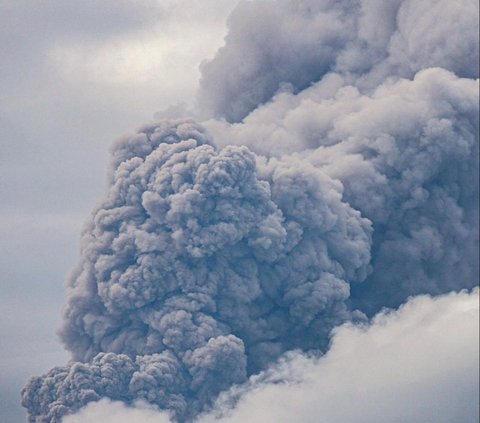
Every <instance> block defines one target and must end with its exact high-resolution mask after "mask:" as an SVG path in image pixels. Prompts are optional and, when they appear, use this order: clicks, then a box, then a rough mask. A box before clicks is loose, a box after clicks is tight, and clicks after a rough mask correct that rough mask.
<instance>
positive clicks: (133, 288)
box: [22, 0, 479, 423]
mask: <svg viewBox="0 0 480 423" xmlns="http://www.w3.org/2000/svg"><path fill="white" fill-rule="evenodd" d="M477 15H478V4H477V2H474V1H471V0H462V1H458V2H447V1H444V2H443V1H433V0H423V1H411V0H392V1H388V2H385V1H379V0H363V1H360V0H358V1H353V0H345V1H340V2H339V1H328V0H325V1H308V0H305V1H301V2H298V1H291V0H277V1H257V2H242V3H240V4H239V6H238V8H237V10H236V11H235V12H234V14H233V15H232V17H231V18H230V24H229V25H230V32H229V34H228V36H227V38H226V44H225V46H224V47H223V48H222V49H220V50H219V52H218V54H217V55H216V57H215V58H214V59H213V60H212V61H210V62H206V63H205V64H204V65H203V67H202V80H201V83H200V92H199V97H198V104H199V105H200V106H201V108H202V111H203V112H204V113H205V116H206V117H207V118H209V119H210V120H208V121H205V122H203V124H202V125H199V124H197V123H195V122H194V121H192V120H189V119H183V118H182V119H177V120H165V121H159V122H156V123H154V124H151V125H147V126H145V127H143V128H141V129H140V130H139V131H138V133H136V134H134V135H131V136H128V137H125V138H124V139H122V140H120V141H118V142H117V143H116V144H115V146H114V148H113V150H112V165H111V169H110V174H109V188H108V193H107V196H106V198H105V200H104V201H103V202H102V203H101V204H100V205H99V206H98V207H97V209H96V210H94V212H93V214H92V216H91V218H90V219H89V221H88V223H87V225H86V227H85V230H84V233H83V238H82V253H81V257H80V260H79V263H78V265H77V267H76V268H75V269H74V271H73V272H72V274H71V276H70V278H69V294H68V302H67V305H66V308H65V311H64V324H63V326H62V328H61V330H60V335H61V338H62V340H63V341H64V343H65V345H66V346H67V348H68V349H69V350H70V351H71V352H72V356H73V361H72V362H71V363H69V364H67V365H66V366H64V367H56V368H54V369H52V370H51V371H50V372H48V373H47V374H45V375H43V376H40V377H34V378H32V379H31V380H30V382H29V383H28V385H27V386H26V388H25V389H24V391H23V393H22V401H23V404H24V405H25V406H26V407H27V408H28V411H29V419H30V421H31V422H36V423H47V422H49V423H50V422H60V421H61V419H62V417H63V416H65V415H67V414H71V413H73V412H75V411H76V410H78V409H79V408H81V407H83V406H84V405H86V404H88V403H90V402H95V401H98V400H100V399H102V398H109V399H110V400H113V401H121V402H123V403H126V404H127V406H128V405H131V404H134V403H135V402H136V401H138V400H140V401H145V402H147V403H149V404H152V405H153V406H156V407H158V408H160V409H162V410H166V411H168V412H169V413H170V414H171V417H172V419H174V420H177V421H179V422H186V421H191V420H193V419H195V417H196V416H197V415H198V414H199V413H202V412H204V411H205V410H207V409H209V408H210V407H211V406H212V404H213V403H214V402H215V400H216V398H217V397H218V395H219V394H220V393H221V392H223V391H225V390H227V389H228V388H230V387H231V386H232V385H235V384H242V383H244V382H245V381H247V380H248V378H249V377H251V376H253V375H255V374H257V373H258V372H260V371H263V370H264V369H266V368H268V367H269V366H270V365H272V363H275V362H276V361H277V359H279V358H281V357H284V356H285V353H288V352H290V351H292V350H298V351H304V352H307V353H308V354H310V355H316V354H321V353H322V352H325V351H326V349H327V347H328V345H329V334H330V333H331V331H332V329H333V328H335V327H336V326H338V325H340V324H342V323H344V322H348V321H364V320H365V319H366V315H367V316H369V315H373V314H374V313H376V312H377V311H378V310H380V309H381V308H383V307H384V306H389V307H397V306H399V305H400V304H402V303H403V302H405V301H406V299H407V298H408V297H409V296H411V295H416V294H422V293H428V294H433V295H437V294H441V293H445V292H448V291H451V290H460V289H463V288H470V287H473V286H475V285H476V284H477V283H478V196H479V184H478V179H477V174H478V141H479V139H478V130H479V118H478V111H479V110H478V109H479V106H478V80H477V81H476V80H474V79H472V78H476V77H478V25H477V23H476V21H475V16H477ZM452 16H453V17H456V18H457V20H456V21H455V23H454V24H453V23H452V22H454V20H452ZM176 110H185V108H182V107H178V108H172V109H171V110H169V111H168V113H167V114H166V115H165V116H171V115H172V114H173V115H175V114H176V113H177V112H176ZM162 416H163V417H162V419H163V418H166V417H165V415H164V414H162Z"/></svg>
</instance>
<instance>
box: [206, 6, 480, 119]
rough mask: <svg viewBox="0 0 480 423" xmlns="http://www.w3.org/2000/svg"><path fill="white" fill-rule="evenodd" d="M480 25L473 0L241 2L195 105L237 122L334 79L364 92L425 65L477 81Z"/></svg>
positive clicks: (208, 70)
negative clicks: (284, 96) (277, 99)
mask: <svg viewBox="0 0 480 423" xmlns="http://www.w3.org/2000/svg"><path fill="white" fill-rule="evenodd" d="M477 17H478V2H477V1H475V0H462V1H458V2H457V1H455V2H451V1H448V0H442V1H437V0H422V1H416V0H389V1H384V0H344V1H333V0H324V1H318V0H302V1H297V0H276V1H257V2H243V3H241V4H240V5H239V7H238V8H237V9H236V10H235V11H234V13H233V14H232V16H231V17H230V21H229V29H230V31H229V34H228V35H227V37H226V40H225V41H226V43H225V46H224V47H223V48H221V49H220V50H219V51H218V53H217V55H216V56H215V58H214V59H213V60H212V61H210V62H206V63H205V64H204V65H203V67H202V80H201V82H200V93H199V102H200V104H201V106H202V108H203V109H205V110H207V111H208V113H209V114H210V116H214V117H219V118H225V119H226V120H227V121H229V122H238V121H241V120H242V119H243V118H244V117H245V116H247V115H248V114H249V113H250V112H251V111H252V110H254V109H256V108H257V107H258V106H259V105H260V104H263V103H265V102H267V101H268V100H270V99H271V98H272V97H273V95H274V94H275V93H277V92H278V91H283V90H285V89H291V90H293V91H294V92H295V93H298V92H299V91H301V90H303V89H305V88H308V87H309V86H310V85H311V84H312V83H314V82H317V81H320V80H321V79H322V77H324V76H325V75H326V74H327V73H329V72H336V73H342V74H344V75H346V76H348V78H350V79H352V80H354V81H357V82H358V85H359V86H361V87H363V88H364V89H367V88H369V87H376V86H377V85H378V84H379V83H381V82H382V81H383V80H384V79H385V78H387V77H392V76H402V77H408V78H410V77H412V76H413V75H414V74H415V73H416V72H418V71H419V70H421V69H424V68H428V67H442V68H445V69H447V70H451V71H453V72H455V73H456V74H457V75H458V76H460V77H468V78H477V77H478V72H479V49H478V19H477Z"/></svg>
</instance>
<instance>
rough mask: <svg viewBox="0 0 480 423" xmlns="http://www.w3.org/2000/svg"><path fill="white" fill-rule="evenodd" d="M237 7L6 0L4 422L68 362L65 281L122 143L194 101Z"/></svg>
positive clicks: (0, 222)
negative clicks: (33, 381) (202, 67)
mask: <svg viewBox="0 0 480 423" xmlns="http://www.w3.org/2000/svg"><path fill="white" fill-rule="evenodd" d="M236 3H237V0H222V1H221V2H216V1H213V0H212V1H202V2H196V1H188V0H186V1H170V0H166V1H161V2H159V1H153V0H152V1H129V0H121V1H113V0H105V1H95V0H88V1H74V0H68V1H63V0H62V1H60V0H47V1H42V2H40V1H31V0H20V1H16V0H15V1H13V0H12V1H10V0H6V1H2V2H0V23H1V25H0V52H1V56H2V64H1V66H0V92H1V95H0V127H1V139H0V142H1V152H0V193H1V194H0V195H1V198H2V200H1V204H0V227H1V233H2V236H1V239H0V249H1V251H2V254H1V257H0V269H1V282H0V308H1V310H2V316H3V318H2V321H1V323H0V332H1V338H2V341H1V343H0V354H1V359H0V366H1V372H2V382H1V383H0V385H1V386H0V396H1V398H2V401H1V402H2V404H1V406H0V420H2V421H5V422H12V423H17V422H23V421H24V420H25V417H24V416H25V412H24V410H23V409H22V408H21V406H20V403H19V401H20V394H19V392H20V389H21V388H22V386H23V385H24V383H25V381H26V379H27V378H28V377H29V376H31V375H32V374H38V373H41V372H43V371H46V370H47V369H48V368H50V367H52V366H53V365H55V364H59V363H63V362H65V361H66V360H67V354H66V353H64V352H63V348H62V347H61V346H60V344H59V343H58V342H57V340H56V335H55V331H56V329H57V327H58V326H59V322H60V312H61V308H62V305H63V302H64V295H65V292H64V288H63V283H64V279H65V275H66V274H67V272H68V271H69V269H70V268H71V267H72V266H73V264H74V263H75V261H76V258H77V255H78V245H79V237H80V230H81V227H82V224H83V222H84V221H85V219H86V217H87V216H88V214H89V212H90V210H91V208H92V207H93V205H94V204H95V202H96V201H97V200H98V199H99V198H100V197H101V195H102V194H103V191H104V186H105V178H106V169H107V163H108V149H109V147H110V145H111V143H112V141H113V140H114V139H115V138H117V137H119V136H120V135H123V134H124V133H127V132H131V131H133V130H134V129H135V128H136V127H137V126H138V125H140V124H142V123H143V122H146V121H149V120H151V119H152V118H153V115H154V113H155V112H157V111H159V110H162V109H164V108H166V107H168V106H170V105H171V104H172V103H176V102H180V101H185V102H189V101H191V99H192V97H193V95H194V93H195V91H196V89H197V85H198V79H199V70H198V66H199V64H200V62H201V61H202V60H203V59H205V58H207V57H209V56H212V55H213V54H214V52H215V50H216V49H217V48H218V47H219V46H220V45H221V44H222V40H223V36H224V35H225V21H226V17H227V15H228V14H229V12H230V11H231V9H232V8H233V7H234V5H235V4H236Z"/></svg>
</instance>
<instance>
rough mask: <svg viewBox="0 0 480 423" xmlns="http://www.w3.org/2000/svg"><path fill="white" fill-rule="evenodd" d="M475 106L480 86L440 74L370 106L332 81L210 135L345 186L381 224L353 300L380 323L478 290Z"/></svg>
mask: <svg viewBox="0 0 480 423" xmlns="http://www.w3.org/2000/svg"><path fill="white" fill-rule="evenodd" d="M478 104H479V102H478V81H475V80H470V79H466V78H458V77H457V76H455V75H454V74H452V73H450V72H448V71H446V70H443V69H439V68H432V69H428V70H424V71H421V72H419V73H417V74H416V75H415V77H414V78H413V79H412V80H407V79H398V80H395V81H392V82H386V83H384V84H382V85H380V86H379V87H378V88H377V89H376V90H375V91H374V92H373V93H372V94H370V95H362V94H361V93H360V92H359V90H358V89H357V88H356V87H355V86H353V85H351V84H349V83H348V82H346V81H345V78H342V77H341V76H340V75H338V74H329V75H328V76H326V77H325V78H324V79H323V80H322V81H321V82H319V83H317V84H315V85H313V86H312V87H310V88H308V89H306V90H304V91H303V92H301V93H300V94H298V95H295V94H293V93H282V94H279V95H277V96H276V97H275V98H274V99H273V100H272V101H271V102H270V103H268V104H266V105H264V106H262V107H259V108H258V109H256V110H255V111H254V112H252V113H251V114H250V115H249V116H248V117H247V118H245V120H244V122H242V123H237V124H233V125H231V124H228V123H226V122H221V121H210V122H208V125H207V126H208V128H209V130H210V132H212V133H213V134H214V135H215V139H216V140H223V139H228V140H229V142H234V143H238V144H244V145H249V146H251V148H253V149H255V150H256V151H258V152H260V153H263V154H268V151H272V152H276V153H277V154H282V152H284V153H290V154H291V155H293V156H294V157H296V159H298V160H302V161H304V162H306V163H310V164H313V165H314V166H315V167H316V168H318V169H321V170H323V171H324V172H325V173H327V174H328V175H329V176H331V177H332V178H333V179H334V180H336V181H340V182H341V183H342V187H343V195H344V198H345V200H346V201H347V202H348V203H349V204H350V205H351V206H353V207H354V208H355V209H357V210H359V211H361V213H362V215H363V216H365V217H367V218H368V219H370V220H371V221H372V222H373V225H374V235H373V236H374V242H373V249H372V266H373V272H372V273H371V275H370V276H369V278H368V279H367V281H366V282H365V283H364V284H362V285H361V286H360V285H358V286H357V287H356V288H354V292H353V297H354V300H355V301H356V303H355V304H356V306H361V307H362V308H363V309H364V310H363V311H365V312H368V313H373V312H376V311H378V310H379V309H381V308H382V307H383V306H390V307H396V306H398V305H400V304H401V303H402V302H404V301H405V300H406V299H407V298H408V296H410V295H416V294H421V293H430V294H439V293H442V292H448V291H450V290H452V289H461V288H464V287H472V286H475V285H476V284H477V283H478V128H479V125H478V113H479V106H478ZM254 137H256V138H254ZM259 140H260V141H259ZM357 288H358V289H357Z"/></svg>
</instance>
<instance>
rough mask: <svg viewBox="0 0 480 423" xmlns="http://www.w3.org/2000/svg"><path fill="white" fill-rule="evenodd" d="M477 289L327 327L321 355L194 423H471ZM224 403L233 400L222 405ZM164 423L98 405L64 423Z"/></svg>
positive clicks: (241, 390) (282, 370) (259, 382)
mask: <svg viewBox="0 0 480 423" xmlns="http://www.w3.org/2000/svg"><path fill="white" fill-rule="evenodd" d="M478 304H479V303H478V289H477V290H475V291H473V292H471V293H466V292H462V293H459V294H450V295H445V296H441V297H437V298H431V297H427V296H420V297H416V298H414V299H412V300H410V301H409V302H408V303H407V304H405V305H404V306H402V307H401V308H400V309H399V310H398V311H395V312H392V311H390V312H382V313H380V314H378V315H377V316H376V317H375V319H374V320H373V322H372V324H371V325H369V326H355V325H345V326H342V327H340V328H338V329H336V330H335V333H334V335H333V338H332V344H331V348H330V350H329V351H328V353H327V354H326V355H325V356H323V357H322V358H319V359H317V358H308V357H306V356H304V355H302V354H298V353H291V354H289V355H288V356H287V357H286V358H284V359H283V360H282V361H281V363H280V364H279V365H277V366H276V367H274V368H273V369H270V370H269V371H267V372H265V373H264V374H262V375H260V376H256V377H254V378H252V380H251V381H250V382H249V383H248V384H246V385H243V386H240V387H237V388H235V389H232V391H230V392H228V393H227V394H224V395H223V396H222V397H221V399H220V400H219V401H218V404H217V407H216V409H215V412H214V413H211V414H208V415H205V416H202V417H201V418H199V419H198V420H196V421H197V422H198V423H236V422H245V421H249V422H252V423H260V422H261V423H270V422H272V423H273V422H275V423H282V422H285V423H290V422H292V421H301V422H305V423H309V422H312V423H313V422H318V419H319V417H320V416H321V418H322V419H324V420H325V421H328V422H332V423H350V422H352V421H355V422H359V423H363V422H365V423H367V422H368V423H381V422H404V421H405V422H406V421H410V422H412V421H415V422H419V421H423V422H438V423H450V422H456V421H461V422H465V423H474V422H477V421H478V416H479V411H478V402H477V401H476V399H477V398H478V390H479V387H478V378H477V375H478V370H479V369H478V356H477V354H478V342H479V339H478V333H479V328H478V321H479V314H478V313H479V307H478ZM232 404H236V407H235V408H232ZM135 419H137V420H138V421H142V422H150V421H151V422H157V423H161V422H165V423H167V422H170V420H169V418H168V416H167V415H166V414H163V413H160V412H158V411H153V410H151V409H148V408H146V407H145V405H138V406H137V407H126V406H125V405H123V404H122V403H119V402H109V401H106V400H102V401H100V402H98V403H92V404H91V405H89V406H87V407H86V408H85V409H83V410H81V411H80V412H79V413H77V414H76V415H73V416H69V417H66V418H65V419H64V420H63V422H64V423H84V422H97V421H98V422H100V421H102V422H105V423H109V422H115V423H121V422H131V421H136V420H135Z"/></svg>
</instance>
